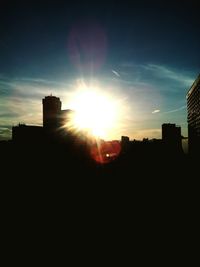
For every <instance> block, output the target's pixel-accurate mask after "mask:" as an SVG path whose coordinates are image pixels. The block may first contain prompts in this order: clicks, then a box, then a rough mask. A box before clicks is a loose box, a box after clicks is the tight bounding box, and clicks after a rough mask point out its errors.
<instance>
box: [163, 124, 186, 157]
mask: <svg viewBox="0 0 200 267" xmlns="http://www.w3.org/2000/svg"><path fill="white" fill-rule="evenodd" d="M162 141H163V144H164V145H165V147H166V148H167V149H168V150H170V151H172V150H173V151H177V152H180V151H182V144H181V142H182V137H181V127H180V126H177V125H176V124H175V123H164V124H162Z"/></svg>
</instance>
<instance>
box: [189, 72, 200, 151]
mask: <svg viewBox="0 0 200 267" xmlns="http://www.w3.org/2000/svg"><path fill="white" fill-rule="evenodd" d="M187 110H188V116H187V120H188V146H189V153H190V154H191V155H192V154H196V153H197V152H199V151H200V74H199V76H198V77H197V79H196V80H195V81H194V83H193V84H192V86H191V88H190V89H189V91H188V93H187Z"/></svg>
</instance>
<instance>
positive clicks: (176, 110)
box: [163, 105, 187, 114]
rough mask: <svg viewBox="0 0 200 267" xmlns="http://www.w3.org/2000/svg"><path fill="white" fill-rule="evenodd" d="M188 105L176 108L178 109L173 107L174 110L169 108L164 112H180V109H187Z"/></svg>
mask: <svg viewBox="0 0 200 267" xmlns="http://www.w3.org/2000/svg"><path fill="white" fill-rule="evenodd" d="M186 107H187V106H186V105H185V106H182V107H180V108H176V109H172V110H169V111H165V112H163V114H168V113H174V112H178V111H181V110H184V109H186Z"/></svg>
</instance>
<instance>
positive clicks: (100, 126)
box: [70, 88, 118, 138]
mask: <svg viewBox="0 0 200 267" xmlns="http://www.w3.org/2000/svg"><path fill="white" fill-rule="evenodd" d="M70 108H71V109H72V110H74V114H73V117H72V118H71V124H72V125H71V128H73V129H75V130H76V131H82V130H83V131H85V132H87V133H89V134H91V135H93V136H95V137H99V138H107V137H108V135H109V132H110V131H112V129H113V127H115V124H116V123H117V116H118V114H117V113H118V112H117V111H118V108H117V102H116V101H115V100H114V99H113V98H112V97H111V96H109V95H107V94H105V93H102V92H101V91H100V90H96V89H93V88H91V89H83V90H81V91H78V92H77V93H76V94H75V95H74V96H73V98H72V100H71V103H70Z"/></svg>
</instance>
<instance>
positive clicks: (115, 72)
mask: <svg viewBox="0 0 200 267" xmlns="http://www.w3.org/2000/svg"><path fill="white" fill-rule="evenodd" d="M112 73H114V74H115V75H116V76H117V77H120V74H119V73H118V72H117V71H115V70H112Z"/></svg>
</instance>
